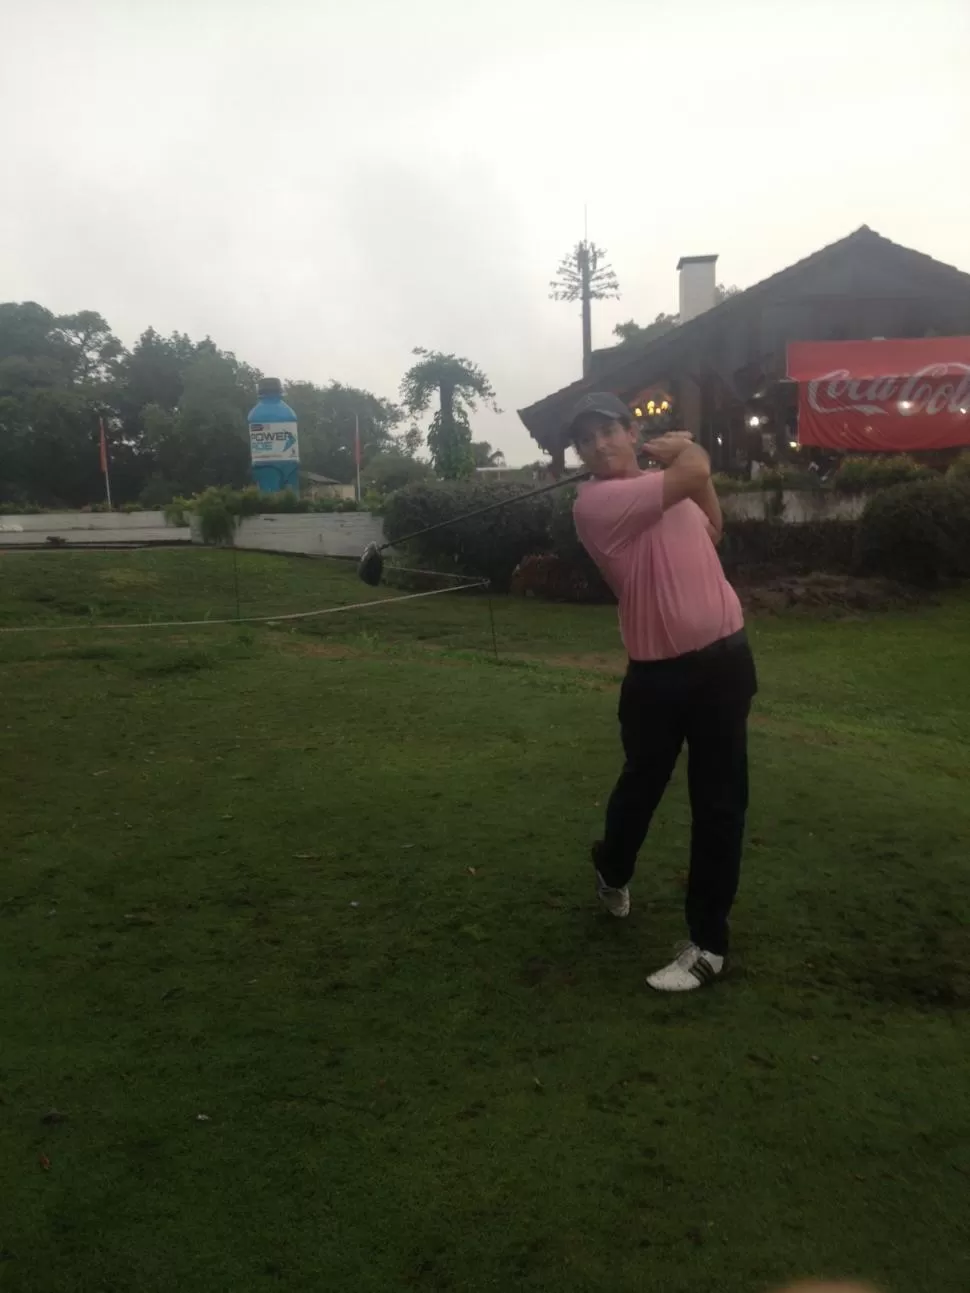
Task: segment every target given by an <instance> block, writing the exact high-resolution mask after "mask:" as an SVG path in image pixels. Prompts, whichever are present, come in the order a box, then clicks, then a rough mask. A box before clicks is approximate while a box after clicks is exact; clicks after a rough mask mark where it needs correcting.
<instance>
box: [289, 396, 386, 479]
mask: <svg viewBox="0 0 970 1293" xmlns="http://www.w3.org/2000/svg"><path fill="white" fill-rule="evenodd" d="M285 398H286V402H287V404H289V405H290V407H291V408H292V409H293V412H294V413H295V414H296V418H297V425H298V427H299V434H300V465H301V466H302V468H303V470H304V471H313V472H317V473H319V475H321V476H329V477H330V478H331V479H332V480H339V481H343V482H344V483H345V484H346V483H348V482H350V481H352V480H353V478H354V473H355V470H356V463H355V461H354V436H355V428H356V427H358V426H359V427H360V447H361V460H362V463H363V464H364V465H365V466H366V464H367V463H369V462H370V461H371V459H373V458H374V457H375V456H376V455H377V454H379V453H383V452H385V451H388V450H391V449H393V448H396V447H397V446H398V445H399V444H400V442H399V441H398V440H397V439H396V438H395V435H394V428H395V427H396V426H397V425H398V423H399V422H400V421H401V418H402V416H403V414H402V412H401V410H400V409H399V408H398V406H397V405H396V404H392V403H391V402H390V401H389V400H385V399H381V397H380V396H378V395H374V394H373V393H372V392H371V391H366V390H362V389H361V388H360V387H357V386H345V385H344V384H343V383H342V382H330V383H329V384H328V385H326V386H317V385H315V384H314V383H313V382H289V383H288V384H287V386H286V390H285ZM404 440H405V441H407V436H405V437H404ZM401 447H402V448H403V449H404V451H405V452H407V447H406V444H405V445H403V446H401Z"/></svg>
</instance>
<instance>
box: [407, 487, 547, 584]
mask: <svg viewBox="0 0 970 1293" xmlns="http://www.w3.org/2000/svg"><path fill="white" fill-rule="evenodd" d="M529 489H530V486H528V485H523V484H517V483H514V482H504V481H503V482H500V483H495V484H484V483H482V482H480V481H437V482H435V483H433V484H427V485H425V484H417V485H408V486H406V487H405V488H404V489H400V490H398V491H397V492H396V493H394V494H392V495H391V496H390V498H389V499H388V500H387V503H386V504H385V507H384V533H385V535H386V536H387V539H388V540H389V542H391V543H395V542H397V541H398V540H400V539H401V538H402V537H403V536H404V535H406V534H410V533H412V532H413V531H415V530H421V529H424V528H425V527H426V526H429V525H437V524H439V523H440V522H443V521H451V520H452V519H453V518H456V517H460V516H461V515H462V514H463V513H465V512H470V511H473V510H474V509H476V508H479V507H486V506H488V505H489V504H490V503H497V502H499V501H500V500H505V499H511V498H517V497H518V496H519V495H520V494H525V493H528V492H529ZM551 506H552V505H551V502H550V499H549V498H548V496H545V497H540V498H536V499H530V500H529V501H528V502H526V503H521V504H520V505H519V506H517V507H509V508H503V509H501V510H500V511H496V512H490V513H488V514H486V515H485V516H482V517H475V518H472V519H470V520H458V521H456V522H455V524H452V525H444V526H442V528H441V529H440V530H436V531H435V532H434V533H433V534H429V535H428V536H427V537H426V538H424V539H419V540H417V541H415V542H414V543H412V544H409V545H408V553H407V555H408V559H409V560H411V561H417V562H419V563H421V564H423V565H431V566H434V568H435V569H443V570H447V571H457V572H459V573H461V574H464V575H480V576H484V577H486V578H488V579H490V580H491V581H492V583H493V584H494V585H495V587H496V588H499V589H501V590H503V591H504V590H506V589H507V588H508V586H509V581H510V580H511V578H512V572H513V571H514V570H515V568H516V566H517V565H518V564H519V562H520V561H521V560H522V559H523V558H524V557H527V556H531V555H532V554H533V553H535V552H543V551H545V550H546V549H547V548H548V546H549V539H548V527H549V517H550V512H551Z"/></svg>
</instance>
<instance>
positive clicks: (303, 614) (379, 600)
mask: <svg viewBox="0 0 970 1293" xmlns="http://www.w3.org/2000/svg"><path fill="white" fill-rule="evenodd" d="M414 573H415V574H417V573H423V572H418V571H415V572H414ZM428 573H431V572H428ZM451 577H452V578H455V576H451ZM459 577H460V576H459ZM471 588H488V580H487V579H480V580H478V581H477V582H475V583H469V584H462V585H460V586H459V587H457V588H433V589H432V590H431V591H430V592H426V593H405V594H403V596H401V597H375V598H373V599H372V600H371V601H369V602H351V603H349V604H348V605H347V606H325V607H323V608H321V609H320V610H316V611H296V612H295V613H291V614H288V615H243V616H241V617H232V618H230V619H220V620H210V619H205V620H145V621H144V622H143V623H140V624H68V625H64V624H19V625H16V626H15V627H13V628H2V627H0V634H3V633H70V632H72V631H74V630H75V629H87V630H90V629H104V630H108V629H189V628H214V627H216V626H217V625H224V624H281V623H284V622H289V621H292V620H309V619H314V618H315V617H318V616H321V615H337V614H339V612H341V611H364V610H369V609H370V608H371V607H372V606H393V605H394V604H395V603H396V602H414V601H417V600H418V599H419V598H421V597H440V596H441V594H442V593H463V592H467V591H468V590H469V589H471Z"/></svg>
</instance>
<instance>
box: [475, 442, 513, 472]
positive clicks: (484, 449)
mask: <svg viewBox="0 0 970 1293" xmlns="http://www.w3.org/2000/svg"><path fill="white" fill-rule="evenodd" d="M472 460H473V461H474V463H475V466H476V467H504V466H505V454H504V453H503V452H502V450H501V449H493V448H492V446H491V445H490V444H489V443H488V441H487V440H473V441H472Z"/></svg>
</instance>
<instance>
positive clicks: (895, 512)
mask: <svg viewBox="0 0 970 1293" xmlns="http://www.w3.org/2000/svg"><path fill="white" fill-rule="evenodd" d="M856 557H857V566H858V568H859V569H860V570H861V571H862V572H864V573H872V574H881V575H888V576H889V577H891V578H894V579H900V580H903V581H904V582H906V583H912V584H919V585H922V586H932V585H934V584H936V583H938V582H939V581H940V580H941V579H946V578H951V577H954V576H956V577H962V576H967V575H970V483H968V482H966V481H965V480H963V479H960V478H948V477H944V478H942V479H941V478H939V477H937V478H936V479H934V480H925V481H922V480H921V481H914V482H911V483H910V484H905V485H896V486H894V487H893V488H892V489H887V490H883V491H882V492H881V493H879V494H876V495H874V496H873V497H872V498H871V499H870V500H869V502H868V503H867V504H866V510H865V511H864V512H863V514H862V519H861V521H860V522H859V527H858V543H857V549H856Z"/></svg>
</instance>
